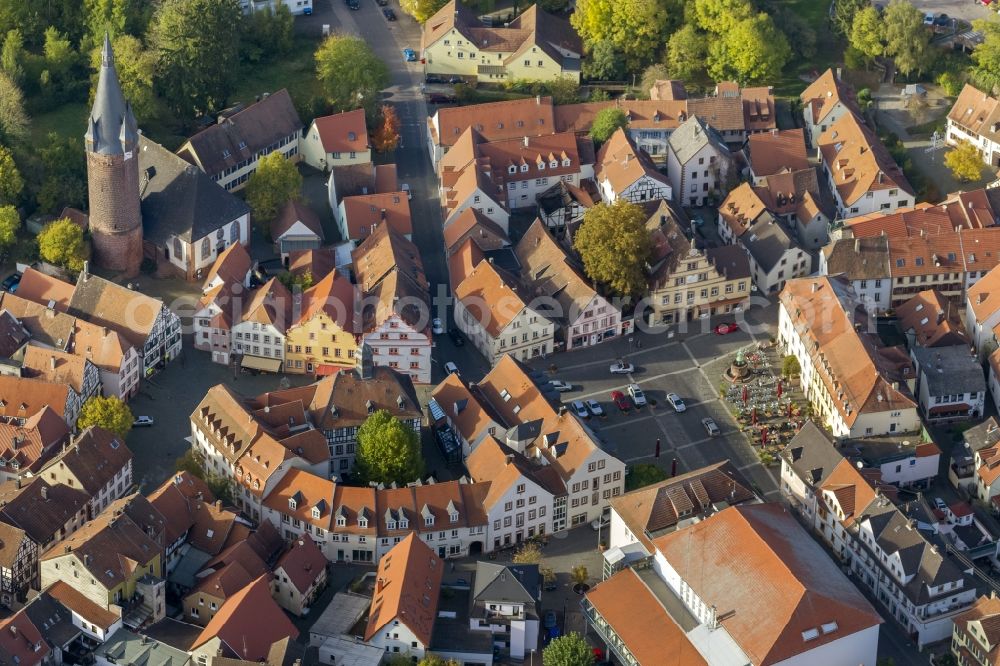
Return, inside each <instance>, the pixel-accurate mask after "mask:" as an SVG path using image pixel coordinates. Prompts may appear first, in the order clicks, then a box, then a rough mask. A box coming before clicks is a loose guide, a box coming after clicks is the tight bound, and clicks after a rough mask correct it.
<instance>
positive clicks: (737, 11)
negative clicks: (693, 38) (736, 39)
mask: <svg viewBox="0 0 1000 666" xmlns="http://www.w3.org/2000/svg"><path fill="white" fill-rule="evenodd" d="M692 5H693V11H692V14H693V16H692V18H693V19H694V22H695V24H696V25H697V26H698V27H699V28H701V29H702V30H704V31H705V32H710V33H716V34H720V35H721V34H724V33H726V32H728V31H730V30H732V29H733V26H735V25H736V24H737V23H739V22H740V21H745V20H746V19H749V18H752V17H753V15H754V8H753V4H752V3H751V2H750V0H694V2H693V3H692Z"/></svg>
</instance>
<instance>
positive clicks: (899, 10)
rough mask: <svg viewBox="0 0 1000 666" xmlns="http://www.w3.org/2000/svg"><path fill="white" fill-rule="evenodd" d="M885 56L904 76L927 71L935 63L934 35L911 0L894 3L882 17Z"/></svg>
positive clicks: (898, 0) (895, 0)
mask: <svg viewBox="0 0 1000 666" xmlns="http://www.w3.org/2000/svg"><path fill="white" fill-rule="evenodd" d="M882 18H883V21H884V22H885V54H886V55H887V56H889V57H891V58H892V60H893V62H894V63H895V64H896V69H898V70H899V71H900V72H901V73H902V74H903V75H904V76H908V75H909V74H911V73H913V72H916V73H918V74H919V73H920V72H923V71H924V69H925V68H926V67H927V66H928V64H929V63H930V60H931V46H930V42H931V38H930V32H928V30H927V28H926V27H925V26H924V15H923V13H922V12H921V11H920V10H919V9H917V8H916V7H914V6H913V5H912V4H910V3H909V1H908V0H892V2H890V3H889V6H888V7H887V8H886V10H885V13H884V14H883V15H882Z"/></svg>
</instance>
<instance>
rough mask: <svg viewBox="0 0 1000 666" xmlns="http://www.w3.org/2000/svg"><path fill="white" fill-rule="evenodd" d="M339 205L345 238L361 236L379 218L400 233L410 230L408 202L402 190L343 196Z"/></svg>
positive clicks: (366, 233) (411, 226)
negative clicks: (341, 210)
mask: <svg viewBox="0 0 1000 666" xmlns="http://www.w3.org/2000/svg"><path fill="white" fill-rule="evenodd" d="M341 205H342V206H343V207H344V224H345V225H346V226H347V234H348V237H349V238H352V239H361V238H365V237H367V236H368V235H370V234H371V233H372V232H373V231H374V229H375V228H376V227H377V226H378V225H379V224H380V223H382V222H386V223H387V224H388V225H389V226H390V227H392V229H393V230H394V231H396V232H397V233H400V234H403V235H404V236H405V235H409V234H412V233H413V222H412V220H411V219H410V202H409V200H408V199H407V197H406V193H405V192H384V193H381V194H361V195H358V196H353V197H344V200H343V201H342V202H341Z"/></svg>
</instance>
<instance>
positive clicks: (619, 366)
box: [610, 361, 635, 375]
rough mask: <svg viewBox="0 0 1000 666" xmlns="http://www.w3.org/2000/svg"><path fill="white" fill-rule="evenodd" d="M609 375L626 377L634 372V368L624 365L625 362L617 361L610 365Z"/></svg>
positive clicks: (627, 364)
mask: <svg viewBox="0 0 1000 666" xmlns="http://www.w3.org/2000/svg"><path fill="white" fill-rule="evenodd" d="M610 370H611V374H613V375H627V374H630V373H631V372H632V371H633V370H635V366H633V365H632V364H631V363H626V362H625V361H618V362H617V363H614V364H612V365H611V368H610Z"/></svg>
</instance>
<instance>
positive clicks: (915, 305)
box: [895, 289, 969, 347]
mask: <svg viewBox="0 0 1000 666" xmlns="http://www.w3.org/2000/svg"><path fill="white" fill-rule="evenodd" d="M895 309H896V317H897V318H898V319H899V327H900V329H902V331H903V333H907V334H908V333H910V332H911V331H912V332H913V336H914V339H913V341H914V344H917V345H919V346H921V347H947V346H951V345H966V346H968V345H969V340H968V337H967V336H966V334H965V327H964V326H962V321H961V319H960V317H959V311H960V308H959V307H958V306H956V305H953V304H952V303H951V301H949V300H948V299H947V298H945V297H944V296H942V295H941V292H939V291H938V290H937V289H925V290H924V291H922V292H920V293H919V294H916V295H915V296H913V297H912V298H911V299H910V300H908V301H906V302H905V303H901V304H900V305H898V306H896V308H895Z"/></svg>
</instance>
